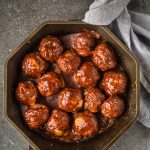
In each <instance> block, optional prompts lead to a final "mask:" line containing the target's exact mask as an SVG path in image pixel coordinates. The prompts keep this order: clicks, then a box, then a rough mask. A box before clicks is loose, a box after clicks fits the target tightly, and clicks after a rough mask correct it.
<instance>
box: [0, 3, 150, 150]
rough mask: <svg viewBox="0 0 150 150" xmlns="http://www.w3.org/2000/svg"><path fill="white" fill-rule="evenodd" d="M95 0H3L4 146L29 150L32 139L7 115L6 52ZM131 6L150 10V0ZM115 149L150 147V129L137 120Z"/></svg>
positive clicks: (0, 146) (0, 130) (0, 147)
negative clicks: (41, 27) (26, 138)
mask: <svg viewBox="0 0 150 150" xmlns="http://www.w3.org/2000/svg"><path fill="white" fill-rule="evenodd" d="M92 1H93V0H0V150H28V143H27V142H26V141H24V139H23V138H22V137H21V136H20V135H19V133H18V132H17V131H15V129H14V128H13V127H11V126H10V125H9V124H8V123H7V122H6V121H5V120H4V117H3V109H2V107H3V98H2V95H3V94H2V91H3V64H4V60H5V58H6V56H7V55H8V53H10V52H11V51H12V50H13V49H15V48H16V47H17V46H18V45H19V44H20V42H22V41H23V40H24V39H25V38H26V37H27V36H28V34H29V33H31V32H32V31H33V30H35V29H36V27H37V26H38V25H39V24H40V23H42V22H43V21H45V20H63V19H65V20H69V19H78V20H81V19H82V18H83V17H84V13H85V12H86V10H88V6H89V5H90V3H92ZM129 9H131V10H134V11H138V12H144V13H150V0H132V2H131V3H130V4H129ZM111 150H150V129H147V128H145V127H143V126H142V125H141V124H139V123H136V124H134V125H133V126H132V127H131V128H130V129H129V130H128V131H127V132H126V133H125V134H124V135H123V136H121V138H120V139H119V140H118V141H117V142H116V143H115V144H114V145H113V146H112V147H111Z"/></svg>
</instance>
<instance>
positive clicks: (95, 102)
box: [84, 88, 105, 113]
mask: <svg viewBox="0 0 150 150" xmlns="http://www.w3.org/2000/svg"><path fill="white" fill-rule="evenodd" d="M84 96H85V98H84V109H87V110H88V111H90V112H92V113H95V112H98V111H99V110H100V106H101V103H102V101H104V100H105V96H104V94H103V93H102V92H101V90H100V89H98V88H88V89H86V90H85V91H84Z"/></svg>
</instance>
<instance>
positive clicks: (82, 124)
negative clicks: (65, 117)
mask: <svg viewBox="0 0 150 150" xmlns="http://www.w3.org/2000/svg"><path fill="white" fill-rule="evenodd" d="M97 131H98V121H97V118H96V116H95V115H94V114H93V113H91V112H88V111H84V112H79V113H76V114H75V115H74V122H73V132H74V133H75V134H77V135H80V136H83V137H89V136H92V134H94V133H95V132H97Z"/></svg>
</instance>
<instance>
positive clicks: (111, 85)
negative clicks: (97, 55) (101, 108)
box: [101, 71, 127, 95]
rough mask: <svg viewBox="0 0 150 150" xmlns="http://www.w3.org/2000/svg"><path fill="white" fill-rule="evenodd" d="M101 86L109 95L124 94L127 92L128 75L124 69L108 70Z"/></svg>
mask: <svg viewBox="0 0 150 150" xmlns="http://www.w3.org/2000/svg"><path fill="white" fill-rule="evenodd" d="M101 86H102V88H103V89H104V90H105V92H106V93H107V94H108V95H116V94H124V93H125V92H126V86H127V77H126V75H125V73H124V72H122V71H109V72H106V73H105V74H104V77H103V79H102V82H101Z"/></svg>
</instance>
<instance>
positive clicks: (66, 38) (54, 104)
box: [20, 34, 114, 142]
mask: <svg viewBox="0 0 150 150" xmlns="http://www.w3.org/2000/svg"><path fill="white" fill-rule="evenodd" d="M76 35H77V34H74V36H76ZM71 37H72V35H71V34H70V35H63V36H60V39H61V41H62V43H63V44H64V47H65V48H66V49H70V48H73V45H72V42H71V40H70V38H71ZM90 60H91V57H87V58H82V61H83V62H84V61H90ZM52 70H53V71H55V72H57V73H58V74H61V75H62V77H63V79H64V82H65V87H72V88H78V85H76V84H75V83H74V81H73V74H65V73H61V71H60V69H59V68H58V67H57V66H56V64H55V63H53V64H52V63H50V62H49V67H48V69H47V72H48V71H52ZM25 80H32V81H33V82H34V83H35V84H37V79H36V78H30V77H26V76H24V74H21V76H20V81H25ZM97 87H98V86H97ZM36 103H42V104H46V105H47V106H48V107H49V108H50V111H52V109H54V108H58V95H57V94H56V95H54V96H49V97H43V96H42V95H41V94H40V93H39V96H38V99H37V101H36ZM26 108H27V106H25V105H21V110H22V114H24V111H25V109H26ZM70 115H71V114H70ZM96 116H97V118H98V121H99V124H100V125H99V130H98V132H97V133H96V134H99V133H102V132H104V131H106V130H107V129H108V128H109V127H111V126H112V125H113V122H114V120H113V119H111V120H106V119H105V118H104V117H102V116H100V115H99V114H98V113H96ZM34 131H35V132H37V133H39V134H41V135H43V136H44V137H45V138H48V139H50V138H54V139H56V140H59V141H65V142H74V141H75V142H81V141H83V140H87V139H89V138H91V137H93V136H95V135H96V134H94V135H92V136H91V137H87V138H83V137H80V136H77V135H75V134H74V133H73V132H72V130H71V129H70V131H69V134H68V135H67V136H66V137H65V138H59V137H53V136H52V135H50V133H48V132H47V131H46V130H45V125H43V126H41V127H40V128H39V129H34Z"/></svg>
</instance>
